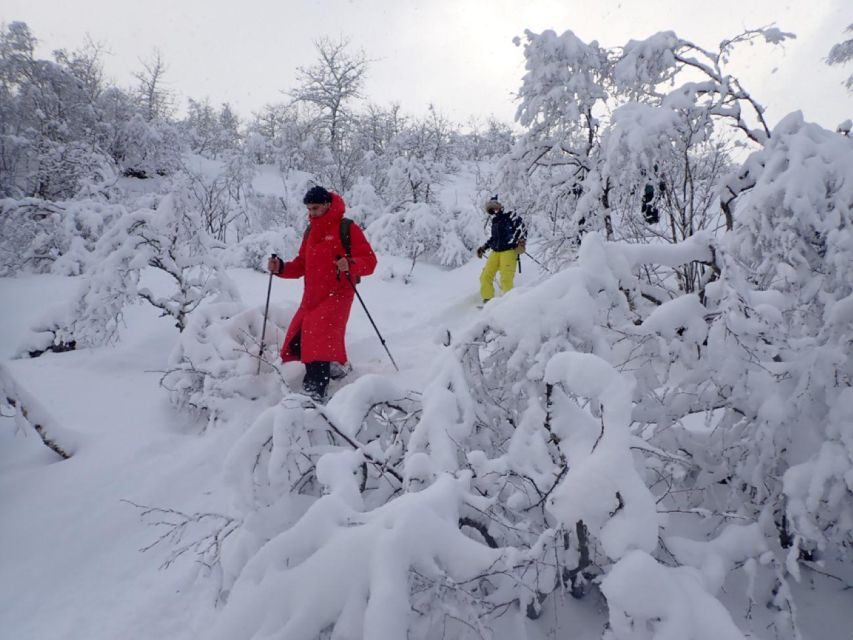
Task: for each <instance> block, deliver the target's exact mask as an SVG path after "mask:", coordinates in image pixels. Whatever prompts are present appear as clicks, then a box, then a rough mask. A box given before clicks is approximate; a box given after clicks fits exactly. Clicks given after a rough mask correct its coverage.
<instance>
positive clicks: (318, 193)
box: [302, 185, 332, 204]
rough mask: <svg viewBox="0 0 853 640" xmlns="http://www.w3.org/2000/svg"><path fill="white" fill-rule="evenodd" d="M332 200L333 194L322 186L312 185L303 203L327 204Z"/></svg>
mask: <svg viewBox="0 0 853 640" xmlns="http://www.w3.org/2000/svg"><path fill="white" fill-rule="evenodd" d="M331 201H332V194H331V193H329V192H328V191H326V190H325V189H324V188H323V187H321V186H319V185H318V186H316V187H311V188H310V189H308V191H307V192H306V193H305V197H304V198H302V204H327V203H329V202H331Z"/></svg>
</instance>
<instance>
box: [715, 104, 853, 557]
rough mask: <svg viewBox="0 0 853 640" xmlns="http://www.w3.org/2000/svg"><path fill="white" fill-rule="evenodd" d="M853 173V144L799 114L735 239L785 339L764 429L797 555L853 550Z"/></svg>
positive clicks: (761, 411)
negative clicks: (806, 120) (852, 393)
mask: <svg viewBox="0 0 853 640" xmlns="http://www.w3.org/2000/svg"><path fill="white" fill-rule="evenodd" d="M852 171H853V140H851V139H850V138H847V137H845V136H842V135H839V134H837V133H834V132H831V131H828V130H826V129H823V128H821V127H819V126H817V125H814V124H808V123H806V122H804V120H803V117H802V115H801V114H799V113H793V114H791V115H789V116H787V117H786V118H784V119H783V120H782V121H781V122H780V123H779V124H778V125H777V127H776V128H775V129H774V131H773V135H772V136H771V139H770V141H769V142H768V143H767V145H766V146H765V148H764V149H762V150H761V151H759V152H756V153H754V154H753V155H752V156H750V158H749V159H748V160H747V162H746V163H745V166H744V169H743V172H742V174H747V175H748V176H749V179H750V181H751V182H752V183H753V186H752V188H751V189H750V190H749V192H748V193H747V194H746V195H745V196H744V198H743V200H742V202H741V203H740V204H739V206H738V207H737V209H736V219H737V220H738V222H739V228H738V229H737V232H736V233H735V234H734V235H733V236H732V237H731V238H730V240H731V242H730V251H731V253H732V255H733V257H734V258H735V259H736V260H738V262H739V263H740V264H742V265H744V266H745V268H746V277H747V278H748V279H749V282H750V284H751V285H752V286H754V287H755V288H758V289H762V290H765V292H764V293H763V300H759V301H760V302H761V301H764V300H766V301H767V302H769V304H770V305H771V312H772V313H773V315H774V319H775V322H776V324H777V325H780V326H781V329H780V331H778V332H777V335H780V334H781V336H782V337H784V342H782V343H781V344H780V345H779V349H778V351H777V352H776V353H774V354H773V356H774V358H773V359H774V362H773V363H772V364H771V365H769V366H770V367H772V368H771V370H772V372H773V375H774V378H775V381H776V385H775V388H774V389H773V392H772V393H768V394H765V403H764V404H763V405H762V406H760V407H757V408H756V414H755V417H756V422H757V424H756V425H753V429H756V427H757V428H758V431H759V433H763V432H766V434H767V435H766V436H765V437H764V438H762V439H763V440H765V441H766V442H767V444H768V445H769V443H771V442H772V446H773V449H774V452H775V455H774V456H773V457H772V458H770V459H767V463H766V464H765V465H763V467H762V469H763V471H764V472H765V473H766V474H767V476H772V477H773V478H774V479H775V481H774V482H772V483H769V484H770V487H771V490H770V493H769V495H768V496H767V498H768V499H769V500H771V501H772V502H773V503H775V504H776V508H777V510H778V511H779V512H782V513H784V514H785V521H784V522H783V526H782V529H783V532H784V534H785V535H786V536H787V537H788V538H789V540H788V543H789V544H792V545H793V549H792V553H793V554H794V556H796V554H797V553H798V551H799V549H800V548H803V549H805V550H806V552H811V551H814V550H815V549H817V550H820V552H826V553H832V554H836V553H840V554H842V555H844V553H845V551H844V550H845V549H846V550H847V553H849V549H850V548H851V547H853V534H851V532H853V422H851V420H850V415H851V414H850V411H851V398H852V397H853V396H851V392H850V390H851V385H853V181H851V179H850V175H851V172H852ZM763 308H764V309H766V308H767V303H765V305H763ZM770 340H771V342H776V343H778V342H777V340H775V339H774V338H773V337H771V338H770ZM745 444H746V445H747V446H749V445H750V444H751V445H752V446H756V445H757V442H755V443H745ZM765 455H766V454H765ZM764 485H765V486H767V485H768V481H767V480H766V479H765V480H764Z"/></svg>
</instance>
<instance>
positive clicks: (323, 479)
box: [218, 234, 784, 640]
mask: <svg viewBox="0 0 853 640" xmlns="http://www.w3.org/2000/svg"><path fill="white" fill-rule="evenodd" d="M710 254H711V250H710V248H709V247H708V246H707V245H703V244H702V243H700V242H695V241H693V242H692V243H691V244H689V245H687V246H675V247H672V248H670V249H666V250H665V249H663V248H649V250H648V251H645V252H644V251H643V250H642V248H635V247H630V246H615V245H607V244H606V243H604V242H603V241H602V240H601V239H600V238H599V237H598V236H597V235H594V234H593V235H590V236H588V238H587V239H586V241H585V242H584V244H583V246H582V249H581V256H580V261H579V263H578V265H577V266H576V267H573V268H571V269H568V270H566V271H564V272H561V273H559V274H557V275H555V276H553V277H552V278H550V279H548V280H547V281H545V282H544V283H542V284H541V285H539V286H537V287H535V288H532V289H530V290H515V291H513V292H512V293H511V294H510V295H508V296H506V297H505V298H503V299H501V300H499V301H497V302H496V303H494V306H490V307H488V308H487V309H486V310H485V312H484V314H483V316H482V317H481V318H480V319H478V320H477V321H476V322H475V323H473V324H472V325H471V326H469V327H468V328H467V329H466V330H465V331H464V332H462V333H461V334H460V335H459V336H457V337H456V339H455V340H454V341H453V344H452V346H451V347H450V348H449V349H448V350H446V351H444V352H443V353H442V354H441V355H440V356H439V357H438V358H437V359H436V361H435V363H434V366H433V369H432V371H431V372H430V374H429V376H428V380H429V383H428V384H427V386H426V387H425V388H424V390H423V395H422V397H421V399H420V401H419V402H417V401H416V399H415V398H413V397H412V396H411V394H410V393H409V392H406V391H404V390H402V389H400V388H399V387H398V386H397V385H396V384H394V383H392V382H391V381H390V380H388V379H385V378H382V377H377V376H368V377H365V378H361V379H358V380H356V381H355V382H354V383H353V384H351V385H349V386H347V387H344V388H343V389H342V390H341V391H339V392H338V393H337V394H336V395H335V396H334V397H333V398H332V400H331V401H330V402H329V404H328V406H327V407H319V406H316V405H314V404H313V403H311V402H310V401H307V400H305V399H304V398H303V397H302V396H295V395H293V396H286V397H285V398H284V399H283V400H282V401H281V403H280V404H279V405H277V406H275V407H272V408H271V409H268V410H267V411H266V412H264V413H263V414H262V415H260V416H259V417H258V419H257V420H256V421H255V423H254V424H253V425H252V426H251V427H250V428H249V429H248V430H247V431H246V432H245V434H244V435H243V436H242V437H241V439H240V440H239V441H238V442H237V443H236V444H235V446H234V447H233V448H232V450H231V453H230V455H229V458H228V461H227V464H226V475H227V477H228V478H229V480H230V482H231V484H232V486H233V487H234V490H235V495H236V498H237V500H236V507H237V509H238V511H239V512H240V514H241V515H240V519H241V522H242V523H243V524H242V525H241V527H240V530H239V531H238V532H237V534H236V535H235V537H234V538H233V541H231V542H230V543H229V545H228V546H227V547H226V549H225V553H224V555H223V559H222V567H223V583H222V585H221V588H222V594H223V598H225V599H227V604H226V606H225V610H224V611H223V615H222V617H221V618H220V620H219V622H218V624H221V625H222V626H221V627H219V631H221V633H222V634H223V635H222V637H225V636H228V635H229V634H231V635H233V633H235V630H236V629H238V628H239V629H242V630H243V633H245V632H246V631H245V630H246V629H248V634H249V635H248V637H250V638H255V637H257V638H260V637H264V636H265V635H275V634H280V635H285V636H287V637H293V638H314V637H317V635H318V634H321V633H323V632H325V633H332V634H333V635H332V637H370V638H383V637H388V638H392V637H395V638H396V637H406V635H413V636H416V637H429V634H430V633H435V632H437V630H439V629H441V628H443V625H445V624H448V620H449V619H452V620H454V621H455V622H450V623H449V624H451V627H450V629H452V631H449V632H452V634H453V637H457V638H468V637H471V638H475V637H490V636H491V635H493V633H494V630H495V628H496V626H499V625H501V624H503V622H502V621H501V616H502V615H503V614H505V613H506V612H508V611H510V612H512V614H511V615H512V616H513V617H515V618H516V619H518V620H519V622H518V624H523V619H524V618H525V617H530V618H536V617H538V616H539V615H540V613H541V610H542V607H543V606H544V605H545V602H546V600H548V599H549V598H550V599H552V600H553V599H558V598H559V597H561V596H560V595H558V594H560V593H563V592H564V591H569V592H571V593H572V595H574V596H575V597H582V596H583V595H584V594H585V593H586V592H588V591H589V590H590V589H591V588H594V587H592V582H591V581H592V580H593V579H594V578H595V577H596V576H599V575H601V574H603V576H604V582H603V584H604V585H606V588H605V589H604V592H603V593H604V594H605V597H607V598H611V597H612V599H613V603H612V610H611V616H612V620H611V630H612V634H613V635H611V637H612V638H614V639H619V640H628V639H629V638H632V639H633V638H634V636H632V635H630V633H629V630H630V629H634V628H640V627H641V626H642V628H649V629H659V630H660V631H661V632H663V631H664V630H666V629H670V628H675V629H678V630H681V631H684V632H685V633H687V630H691V629H694V630H695V626H693V627H691V626H690V625H691V624H693V622H694V621H692V620H691V621H688V622H685V621H684V620H683V619H682V618H680V617H679V616H678V615H677V613H678V612H675V611H674V610H673V608H672V607H668V608H665V609H660V607H659V606H658V605H657V604H655V602H649V600H648V599H643V598H642V597H640V596H639V595H637V592H633V591H626V588H625V585H631V584H635V583H636V582H637V581H638V580H641V579H642V576H641V575H639V574H637V573H636V571H638V569H637V567H638V566H640V567H644V570H647V571H649V572H650V573H651V574H653V575H654V579H655V580H657V581H659V582H660V583H661V586H660V589H661V592H662V593H665V592H666V590H671V591H674V592H678V593H682V592H683V595H682V596H680V597H681V599H680V602H682V603H683V605H684V606H685V607H687V608H688V609H695V610H701V611H705V612H706V614H705V615H706V616H707V617H706V618H705V619H703V620H704V624H705V625H710V626H709V627H708V628H709V629H718V630H725V631H726V633H729V635H728V636H725V637H733V638H740V637H742V636H741V635H735V633H739V632H737V628H736V627H735V625H734V623H733V622H732V620H731V616H730V615H729V613H728V612H727V611H726V610H725V608H724V607H723V606H722V605H721V604H720V603H719V602H718V601H717V600H716V599H715V596H716V594H717V593H718V591H719V588H720V585H721V584H722V581H723V580H725V578H726V576H727V575H728V574H729V573H730V572H731V571H733V570H736V569H737V567H739V566H740V565H741V563H744V562H747V563H749V566H750V567H751V568H753V569H754V568H755V567H757V566H759V558H760V566H772V567H773V568H774V569H773V570H774V571H775V570H776V569H778V567H779V566H780V565H779V563H775V564H774V562H773V560H772V558H768V557H764V556H765V555H766V551H767V546H766V545H765V543H764V538H763V537H762V533H763V532H762V531H761V530H760V529H759V528H758V527H757V526H756V528H754V529H750V531H751V533H750V534H749V535H746V534H744V535H743V536H740V537H738V539H739V540H748V543H747V542H743V543H738V544H735V543H732V544H729V543H727V542H726V541H725V540H723V539H722V538H720V539H718V538H716V537H715V536H713V535H712V534H711V533H709V534H708V538H709V539H712V540H711V541H710V542H707V540H706V539H699V540H693V541H691V540H687V539H682V538H678V539H676V538H673V539H672V540H671V541H670V542H669V543H668V544H669V545H670V546H671V547H672V549H673V550H662V549H661V546H660V543H659V536H661V535H663V534H664V533H667V521H666V520H665V519H664V518H663V517H662V515H661V514H660V513H659V509H660V508H659V507H658V502H659V501H660V500H666V501H667V502H666V505H667V506H670V505H676V504H677V505H678V506H679V507H681V508H683V509H684V510H685V511H686V510H687V509H688V507H689V501H687V500H685V502H686V503H688V504H685V503H683V502H677V501H678V500H679V498H678V496H679V495H680V494H678V493H677V492H673V491H672V489H673V485H672V484H669V485H667V484H665V483H659V482H658V481H657V479H658V478H659V477H660V476H661V475H663V474H665V473H672V474H674V473H675V472H676V471H677V470H679V469H681V470H682V471H683V473H681V475H680V476H679V477H680V478H682V479H683V481H684V482H685V483H688V484H689V483H690V482H691V481H692V480H693V476H691V475H690V472H691V471H692V462H691V460H690V459H689V457H688V456H687V455H685V454H684V452H680V451H663V450H661V449H659V448H657V447H655V446H654V445H652V444H650V443H648V442H646V441H645V440H644V439H643V438H642V437H640V436H641V435H643V433H644V431H645V424H644V425H643V428H642V429H641V430H640V431H637V429H636V428H635V426H634V425H635V417H634V411H635V400H636V398H637V396H638V395H639V394H643V393H650V392H651V390H650V389H649V388H648V387H647V381H646V382H638V381H637V380H635V378H634V376H633V375H631V374H630V373H620V372H619V371H617V369H616V367H614V366H613V365H612V364H610V363H609V362H611V361H612V362H615V363H618V362H622V361H625V360H626V356H629V355H630V354H631V352H632V350H633V348H634V346H633V345H632V344H631V342H632V341H631V340H626V336H628V335H635V336H637V338H636V342H640V343H642V341H643V340H645V339H646V336H647V335H648V333H649V332H652V331H653V328H654V330H660V331H662V332H664V333H665V332H666V330H665V327H669V326H674V327H676V328H675V329H673V331H672V335H674V336H678V335H679V333H678V330H677V328H678V327H679V326H680V323H679V321H680V319H681V318H683V317H687V318H690V317H691V314H693V313H694V312H695V309H694V307H693V306H692V305H698V306H699V307H701V305H699V303H698V301H695V299H694V300H693V301H690V300H688V302H687V303H686V304H685V310H684V311H681V310H678V309H673V310H668V311H662V312H661V313H659V314H658V316H657V319H654V318H653V319H652V321H651V322H650V324H649V326H647V327H640V328H639V329H638V325H637V324H636V322H635V321H636V318H637V314H638V313H639V311H638V309H637V306H636V305H634V304H633V303H632V302H631V300H632V299H633V298H637V299H640V294H639V291H638V288H637V286H638V281H637V279H636V278H635V277H634V276H633V275H632V270H633V265H634V264H635V263H636V262H638V261H642V260H651V259H653V258H654V259H657V260H659V261H662V262H665V263H676V262H677V261H678V260H690V259H709V256H710ZM699 317H700V322H701V323H702V325H703V328H702V329H701V330H700V329H699V328H698V327H692V328H688V332H690V339H691V340H695V339H697V337H699V336H701V335H703V334H704V333H705V332H706V330H705V329H704V320H703V319H702V316H701V314H700V316H699ZM682 333H684V332H682ZM667 465H668V467H667ZM319 494H322V495H321V496H320V495H319ZM728 535H734V534H728ZM670 537H671V534H670ZM718 540H719V541H718ZM706 542H707V544H708V545H710V546H708V547H707V551H702V549H703V548H704V547H701V544H705V543H706ZM691 544H692V545H693V546H691ZM673 553H675V554H676V557H677V558H678V560H677V563H678V564H681V565H684V566H683V567H681V568H679V569H674V568H672V567H670V566H666V565H667V564H671V563H672V554H673ZM702 554H704V555H702ZM711 555H713V557H714V558H715V563H716V564H715V565H713V566H717V567H720V569H719V570H716V571H714V572H711V574H709V576H708V579H707V581H706V582H704V583H703V582H695V581H694V582H693V583H691V585H695V586H691V588H690V589H686V588H685V584H684V580H687V579H688V576H690V575H691V571H694V570H705V569H707V568H708V567H706V566H705V565H702V563H701V558H702V557H708V556H711ZM697 558H699V559H698V560H697ZM309 576H310V580H309ZM781 584H782V586H784V582H782V583H781ZM779 591H780V592H781V591H782V590H781V589H780V590H779ZM640 593H641V591H640ZM282 594H285V595H284V601H285V602H287V605H286V606H276V605H274V604H273V603H281V602H282ZM321 594H325V597H324V598H323V597H321ZM632 594H633V595H632ZM755 597H756V598H758V597H759V596H758V595H756V596H755ZM656 602H658V601H656ZM555 606H556V603H555ZM732 630H734V631H732ZM730 632H731V633H730ZM648 637H652V636H651V635H649V636H648Z"/></svg>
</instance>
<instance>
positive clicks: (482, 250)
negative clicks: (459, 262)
mask: <svg viewBox="0 0 853 640" xmlns="http://www.w3.org/2000/svg"><path fill="white" fill-rule="evenodd" d="M484 253H486V247H485V246H482V247H477V257H478V258H482V257H483V254H484Z"/></svg>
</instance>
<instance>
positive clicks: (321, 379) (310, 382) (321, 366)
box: [302, 362, 331, 402]
mask: <svg viewBox="0 0 853 640" xmlns="http://www.w3.org/2000/svg"><path fill="white" fill-rule="evenodd" d="M330 364H331V363H329V362H306V363H305V378H304V379H303V381H302V388H303V389H304V390H305V395H307V396H309V397H310V398H311V399H312V400H314V401H315V402H325V401H326V387H327V386H328V385H329V368H330Z"/></svg>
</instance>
